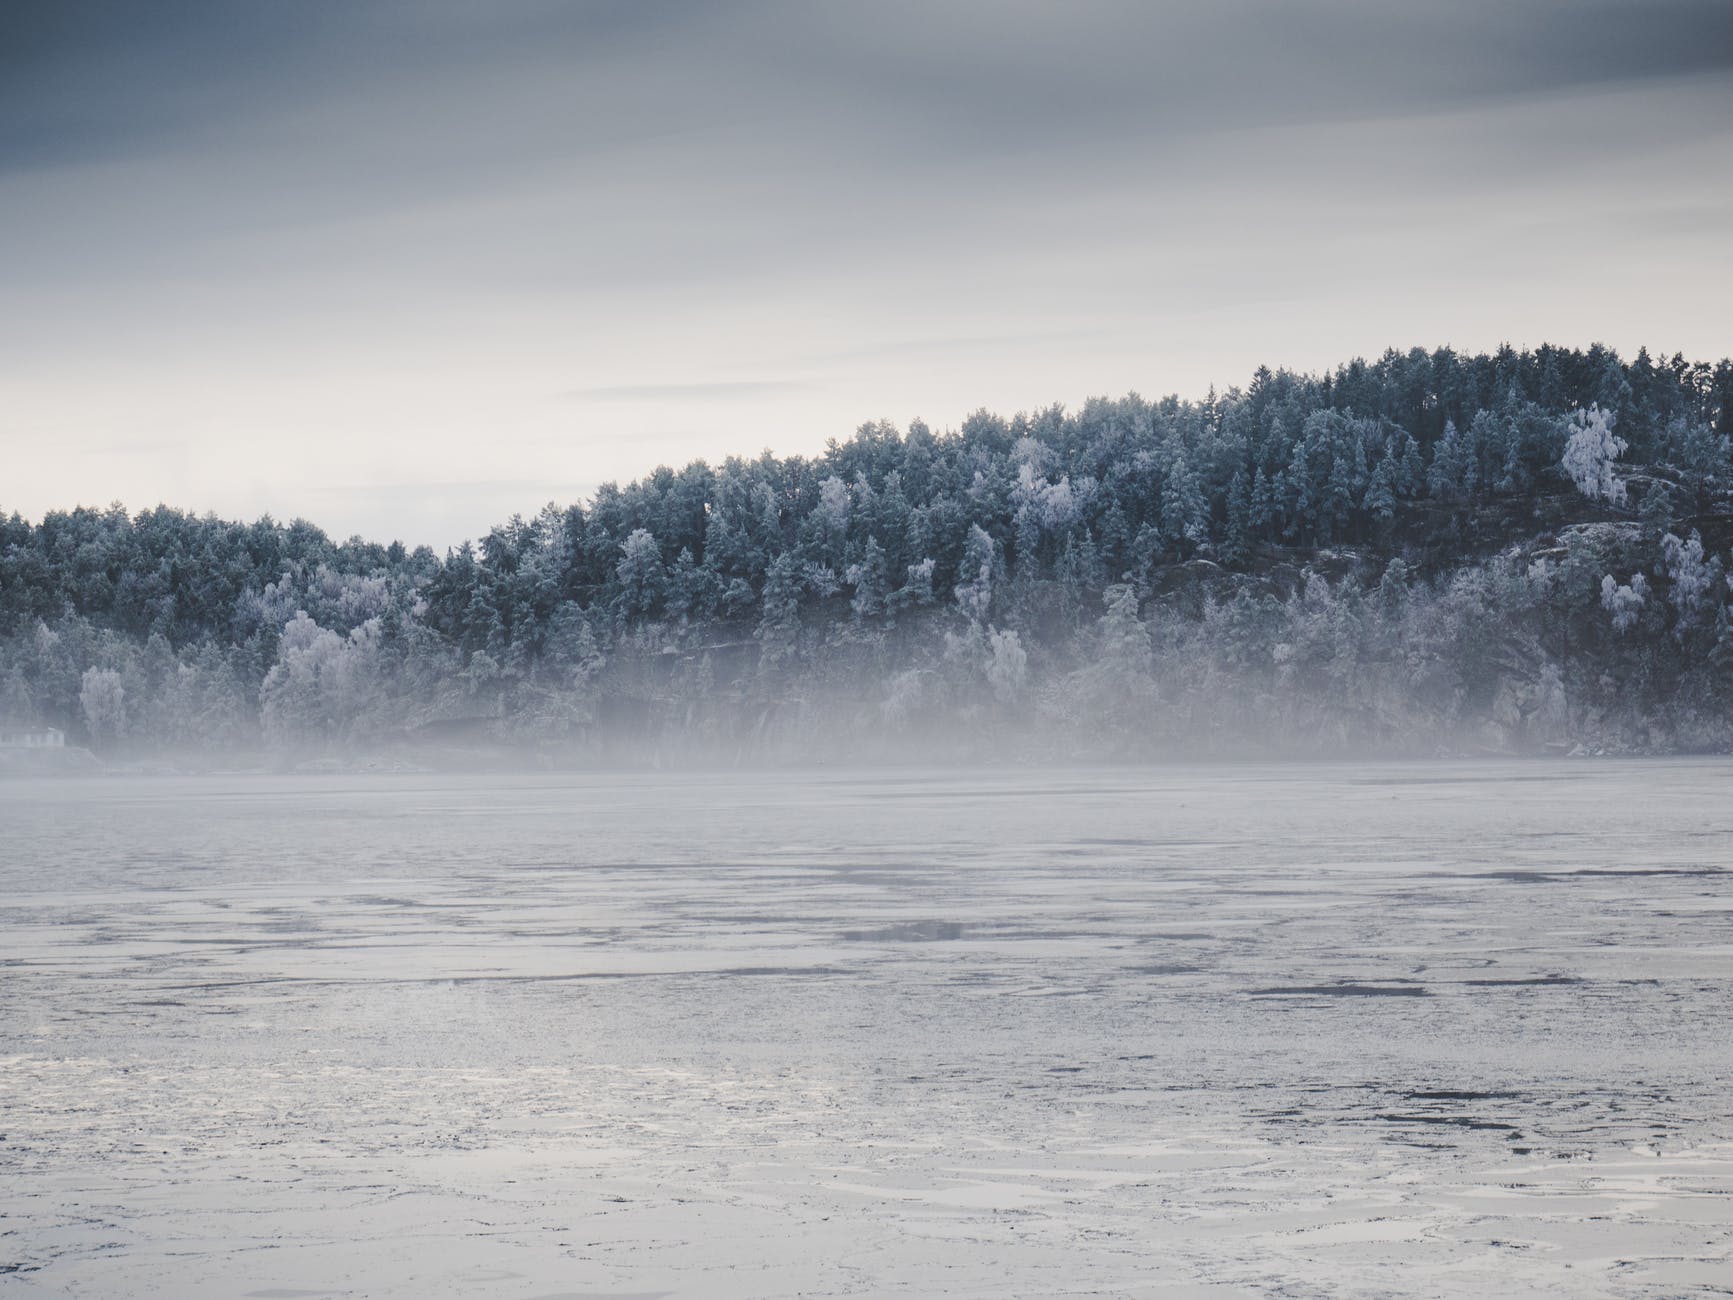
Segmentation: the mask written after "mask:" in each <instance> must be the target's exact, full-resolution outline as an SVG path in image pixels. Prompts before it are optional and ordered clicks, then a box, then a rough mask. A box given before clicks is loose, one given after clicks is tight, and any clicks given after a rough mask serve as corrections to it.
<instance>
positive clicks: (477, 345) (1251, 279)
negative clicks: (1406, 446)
mask: <svg viewBox="0 0 1733 1300" xmlns="http://www.w3.org/2000/svg"><path fill="white" fill-rule="evenodd" d="M1730 232H1733V3H1730V2H1729V0H1618V2H1617V3H1603V2H1599V0H1454V2H1453V3H1450V4H1442V3H1424V4H1420V3H1416V4H1401V3H1393V2H1391V0H1322V2H1320V0H1197V2H1196V3H1190V2H1187V3H1160V2H1158V0H1123V2H1121V0H1053V2H1052V3H1033V2H1032V0H1008V2H989V0H917V2H912V3H901V2H899V0H860V2H859V3H855V4H840V3H838V4H828V3H822V2H820V0H792V2H789V3H780V2H765V3H754V2H751V0H740V2H734V0H710V2H707V3H655V2H651V0H609V2H597V3H580V2H576V0H567V2H565V3H554V2H553V0H488V2H487V3H481V2H479V0H475V2H468V3H455V2H454V0H341V2H339V0H330V2H329V3H322V2H320V0H303V2H300V3H280V2H273V0H152V3H148V4H145V3H137V2H136V0H117V2H116V3H113V4H95V3H88V2H87V0H8V3H6V4H4V5H0V308H3V309H0V508H4V509H6V510H8V511H10V510H13V509H17V510H20V511H22V512H23V513H24V514H26V515H27V516H31V517H37V516H39V515H40V514H41V513H42V511H44V510H46V509H51V508H57V507H66V506H71V505H74V504H80V503H83V504H91V505H105V504H107V503H108V502H109V501H111V500H115V499H119V500H121V501H124V502H125V503H126V504H127V505H129V506H130V507H132V508H134V509H138V508H143V507H146V506H150V505H154V504H156V503H157V502H159V501H163V502H167V503H169V504H173V505H178V506H182V507H185V508H189V509H193V510H198V511H204V510H207V509H208V510H215V511H217V512H218V513H219V514H223V515H227V516H238V517H244V518H252V517H255V516H257V515H258V514H260V513H262V512H266V511H269V512H271V513H272V514H274V515H277V516H278V517H280V518H284V519H287V518H290V517H293V516H296V515H302V516H305V517H307V518H309V519H311V520H313V521H314V522H315V523H318V524H320V525H321V526H323V527H325V528H327V529H328V530H329V531H331V532H333V533H335V534H337V535H339V536H347V535H348V534H350V533H353V532H359V533H362V534H364V535H367V536H369V537H376V538H379V539H382V540H383V539H387V538H390V537H400V538H402V539H403V540H405V541H408V542H411V543H416V542H429V543H432V544H434V545H436V546H440V547H443V546H445V545H448V544H451V543H455V542H457V541H459V540H461V539H463V538H464V537H468V536H477V535H479V534H480V533H481V532H483V531H485V529H486V527H487V526H488V525H489V524H491V523H495V522H499V521H500V520H502V519H504V518H505V517H506V516H508V515H510V514H511V513H513V512H514V511H522V512H525V513H530V512H533V511H534V510H535V509H537V508H539V506H540V505H541V504H543V503H545V502H546V501H548V500H550V499H551V500H559V501H561V502H565V501H569V500H572V499H575V498H578V497H581V496H584V495H587V494H588V492H590V491H591V490H592V489H593V488H594V487H595V486H596V484H598V483H600V482H602V481H604V480H607V479H620V480H625V479H630V478H635V477H638V476H639V475H641V474H642V473H644V472H647V471H648V470H650V469H652V468H654V467H655V466H656V465H657V464H660V463H667V464H683V463H685V462H686V461H688V460H690V459H692V458H694V457H700V456H702V457H705V458H708V459H711V460H717V459H720V458H721V457H723V456H725V455H727V454H729V453H733V452H739V453H743V454H755V453H756V452H758V451H759V450H761V449H763V448H765V447H770V448H772V449H774V450H776V451H778V452H781V453H787V452H809V451H816V450H820V449H822V447H823V445H824V442H825V440H826V439H827V438H829V437H833V436H834V437H839V438H842V437H846V436H848V434H849V433H850V432H852V430H853V429H854V428H855V427H856V426H857V425H858V424H860V423H861V422H862V421H865V420H868V419H878V418H888V419H891V420H893V421H896V422H897V423H898V424H899V425H901V424H905V423H906V422H907V421H908V420H909V419H911V418H913V417H915V416H921V417H923V418H925V419H926V420H927V421H928V422H929V423H931V424H933V425H935V426H936V427H947V426H952V425H954V424H956V423H957V422H958V421H959V420H960V419H961V418H962V417H963V416H964V415H965V414H967V413H968V412H969V411H971V410H973V409H975V408H977V407H980V406H987V407H990V408H992V409H995V410H1000V411H1005V412H1011V411H1015V410H1018V409H1026V408H1030V407H1034V406H1039V405H1046V404H1048V403H1050V402H1053V401H1062V402H1065V403H1067V404H1076V403H1079V402H1081V401H1082V400H1083V399H1084V398H1086V397H1089V396H1091V395H1094V394H1121V393H1124V392H1126V391H1128V390H1133V389H1135V390H1137V391H1139V392H1142V393H1144V394H1146V395H1158V394H1164V393H1169V392H1178V393H1180V394H1182V395H1186V396H1194V395H1201V394H1202V393H1203V392H1204V391H1205V390H1206V389H1207V388H1208V387H1209V386H1210V385H1211V384H1212V383H1213V384H1215V385H1217V386H1220V387H1223V388H1225V387H1228V386H1231V385H1234V384H1241V383H1243V382H1245V380H1246V378H1247V377H1248V375H1249V374H1250V372H1251V370H1252V369H1253V368H1254V367H1255V366H1256V365H1258V364H1259V363H1267V364H1270V365H1287V366H1291V367H1296V368H1303V369H1311V368H1318V367H1325V366H1329V365H1333V364H1334V363H1336V362H1338V361H1341V360H1345V359H1347V358H1348V357H1351V356H1353V355H1358V354H1367V355H1376V354H1377V353H1379V352H1381V351H1383V349H1384V348H1385V347H1387V346H1391V345H1394V346H1398V347H1404V348H1405V347H1409V346H1413V345H1421V346H1427V347H1431V346H1436V345H1439V344H1450V345H1452V346H1455V347H1457V348H1459V349H1463V350H1477V349H1482V348H1487V347H1492V346H1495V345H1496V344H1498V343H1499V342H1500V341H1504V340H1509V341H1511V342H1514V343H1516V344H1519V345H1521V344H1533V343H1539V342H1542V341H1552V342H1557V343H1562V344H1574V345H1586V344H1588V343H1590V342H1593V341H1597V340H1599V341H1604V342H1606V343H1609V344H1611V345H1613V346H1615V347H1617V348H1619V349H1620V350H1621V351H1624V352H1626V353H1630V352H1634V351H1635V349H1636V348H1637V346H1638V345H1640V344H1645V343H1646V344H1647V345H1648V346H1649V347H1650V349H1651V350H1652V351H1657V352H1665V353H1667V354H1671V353H1672V352H1674V351H1683V352H1685V353H1686V354H1687V355H1688V356H1693V357H1699V356H1700V357H1720V356H1723V355H1726V354H1728V353H1730V352H1733V233H1730Z"/></svg>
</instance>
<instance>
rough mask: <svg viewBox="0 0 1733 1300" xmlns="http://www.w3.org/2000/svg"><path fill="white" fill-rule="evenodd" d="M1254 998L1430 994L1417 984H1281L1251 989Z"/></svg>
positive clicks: (1420, 996)
mask: <svg viewBox="0 0 1733 1300" xmlns="http://www.w3.org/2000/svg"><path fill="white" fill-rule="evenodd" d="M1249 992H1250V994H1251V996H1252V997H1254V998H1295V997H1325V998H1428V997H1431V996H1432V994H1431V993H1430V991H1428V990H1427V989H1426V988H1424V987H1423V986H1421V985H1419V984H1281V985H1275V986H1273V987H1271V988H1267V989H1251V990H1249Z"/></svg>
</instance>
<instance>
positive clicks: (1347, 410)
mask: <svg viewBox="0 0 1733 1300" xmlns="http://www.w3.org/2000/svg"><path fill="white" fill-rule="evenodd" d="M1730 435H1733V363H1729V362H1728V361H1725V360H1724V361H1721V362H1719V363H1718V364H1704V363H1691V362H1687V361H1685V360H1684V359H1683V358H1680V357H1675V358H1673V359H1672V360H1670V361H1656V360H1654V359H1652V358H1651V357H1649V356H1648V355H1647V353H1639V354H1638V355H1637V356H1636V358H1635V359H1634V360H1631V361H1628V362H1627V361H1623V360H1621V359H1620V358H1619V357H1618V356H1616V355H1615V354H1613V353H1612V352H1610V351H1608V350H1606V349H1603V348H1598V347H1597V348H1591V349H1589V350H1588V351H1586V352H1583V351H1573V350H1565V349H1559V348H1550V347H1543V348H1540V349H1537V350H1535V351H1531V352H1516V351H1513V350H1510V349H1504V350H1501V351H1499V352H1497V353H1494V354H1491V355H1481V356H1460V355H1457V354H1455V353H1453V352H1451V351H1448V350H1443V351H1438V352H1433V353H1426V352H1422V351H1418V350H1416V351H1412V352H1408V353H1397V352H1390V353H1387V354H1386V355H1385V356H1383V357H1382V358H1380V359H1379V360H1377V361H1376V362H1365V361H1355V362H1352V363H1350V364H1347V365H1344V366H1342V367H1340V368H1339V369H1337V370H1336V371H1334V372H1333V373H1330V374H1326V375H1315V376H1312V375H1296V374H1291V373H1288V372H1285V371H1274V372H1272V371H1268V370H1260V371H1259V372H1258V373H1257V374H1256V375H1255V376H1253V377H1252V379H1251V382H1250V383H1249V384H1248V385H1247V386H1246V387H1245V388H1244V389H1232V390H1230V391H1228V392H1226V393H1212V394H1211V395H1210V396H1208V397H1206V398H1205V399H1203V400H1201V401H1181V400H1179V399H1177V398H1165V399H1162V400H1159V401H1149V400H1146V399H1144V398H1142V397H1139V396H1136V395H1135V394H1134V395H1131V396H1127V397H1124V398H1120V399H1118V400H1105V399H1100V400H1093V401H1090V402H1088V403H1087V404H1086V405H1084V406H1083V407H1082V408H1081V409H1079V410H1075V411H1066V410H1062V409H1060V408H1058V407H1054V408H1051V409H1048V410H1042V411H1035V412H1030V413H1026V414H1020V415H1017V416H1015V417H1014V418H1009V419H1007V418H1002V417H1000V416H996V415H992V414H989V413H987V412H985V411H982V412H979V413H977V414H976V415H974V416H971V417H970V418H969V419H968V420H966V421H965V422H964V423H963V425H962V427H961V428H959V429H957V430H955V431H954V432H945V433H934V432H933V431H931V430H930V429H928V428H927V427H926V426H925V425H923V424H921V423H919V422H916V423H914V424H912V425H911V426H910V427H908V428H907V429H904V430H898V429H896V428H893V427H891V426H889V425H887V424H868V425H865V426H863V427H862V428H860V430H859V431H858V432H857V433H856V434H855V435H854V436H853V437H852V438H849V439H848V440H847V441H843V442H836V441H833V442H832V443H831V444H830V446H829V448H828V449H827V450H826V452H825V453H824V454H823V455H820V456H817V457H813V458H805V457H798V456H795V457H787V458H777V457H775V456H772V455H770V454H768V453H766V454H764V455H762V456H760V457H758V458H756V459H751V460H745V459H739V458H730V459H728V460H726V461H725V462H723V463H722V464H720V465H714V466H712V465H708V464H705V463H703V462H695V463H693V464H691V465H688V466H686V467H685V468H683V469H678V470H676V469H668V468H659V469H657V470H655V471H654V472H653V473H651V474H649V475H647V476H646V477H645V478H643V479H642V480H640V481H638V482H635V483H632V484H629V485H627V486H624V487H620V486H615V485H611V484H610V485H607V486H604V487H603V488H602V489H600V490H599V491H598V492H597V493H596V495H595V497H594V498H593V499H592V500H590V501H588V502H584V503H582V504H573V505H567V506H556V505H550V506H548V507H547V508H546V509H544V510H542V511H541V513H539V514H536V515H534V516H533V517H528V518H517V517H514V518H513V519H511V520H509V521H508V522H506V523H504V524H502V525H500V526H499V527H497V528H495V529H494V530H493V531H492V532H490V533H489V534H488V535H487V536H486V537H484V538H483V539H481V541H480V542H479V543H478V544H476V545H473V546H471V545H465V546H463V547H461V548H460V549H457V550H455V551H452V552H451V553H449V554H447V555H446V556H444V557H443V558H441V557H439V556H436V555H435V554H433V553H432V552H431V551H429V550H427V549H425V548H422V549H418V550H416V551H413V552H410V551H406V550H405V549H404V548H403V547H402V546H400V545H395V544H393V545H390V546H383V545H376V544H372V543H368V542H364V541H362V540H360V539H352V540H350V541H348V542H344V543H336V542H333V541H332V540H331V539H329V538H327V537H326V536H325V535H324V534H323V533H321V532H320V531H319V530H318V529H317V528H314V527H313V526H311V525H309V524H306V523H303V522H296V523H293V524H290V525H287V526H284V525H281V524H277V523H275V522H273V521H271V520H269V519H264V520H260V521H258V522H256V523H251V524H243V523H230V522H225V521H222V520H218V519H215V518H212V517H209V516H205V517H200V516H196V515H192V514H185V513H181V512H179V511H176V510H172V509H168V508H164V507H159V508H157V509H154V510H148V511H145V512H143V513H141V514H137V515H129V514H128V513H127V512H126V511H125V510H124V509H122V508H120V507H119V506H115V507H112V508H110V509H108V510H92V509H77V510H72V511H68V512H64V513H53V514H50V515H48V516H47V517H46V518H44V519H43V520H42V521H41V522H40V523H35V524H33V523H30V522H28V521H26V520H24V519H22V518H20V517H18V516H17V515H13V516H11V517H10V518H5V519H0V717H5V718H8V719H14V720H40V721H44V722H50V723H53V724H54V725H57V726H60V727H62V728H64V729H65V730H66V731H67V732H68V735H69V737H70V738H71V740H72V741H74V742H75V743H84V744H89V745H90V746H92V747H93V748H95V749H96V750H97V751H98V752H99V753H102V752H106V753H111V754H115V755H122V756H124V755H127V754H129V753H142V752H146V751H154V750H160V749H169V750H183V751H189V752H191V751H204V752H210V751H222V750H231V751H250V750H256V749H258V748H260V747H263V748H266V749H269V750H271V751H274V752H276V753H279V754H282V755H284V756H288V757H307V756H310V755H316V754H320V753H328V752H329V753H343V752H347V753H353V752H388V751H390V750H391V749H393V748H394V747H397V746H402V745H408V744H419V745H421V746H423V747H433V748H440V747H443V748H444V749H445V750H448V751H449V750H452V749H458V750H463V749H468V750H470V751H476V750H478V749H485V748H491V749H493V750H494V751H496V752H501V751H503V752H507V753H515V754H520V755H525V756H530V757H532V758H534V757H540V756H544V755H546V756H554V757H558V758H561V759H565V760H571V759H574V758H575V759H579V760H582V759H585V758H597V759H605V760H615V759H623V760H633V761H636V760H646V761H678V760H680V759H681V758H683V757H688V756H690V757H694V758H711V759H718V760H722V761H729V760H733V759H740V758H753V757H764V758H778V757H784V758H785V757H791V756H795V755H801V756H814V757H832V758H838V759H841V758H846V757H849V756H851V755H852V756H871V755H874V754H878V753H882V752H891V751H893V750H895V749H897V748H899V747H904V748H908V749H910V750H911V751H912V752H914V753H916V754H918V755H920V756H923V757H930V758H942V757H950V756H976V757H988V756H990V757H997V758H1016V757H1037V756H1048V757H1067V756H1077V757H1101V758H1109V757H1122V756H1125V757H1129V756H1144V755H1146V756H1163V755H1176V754H1192V753H1203V754H1237V753H1264V752H1269V753H1293V752H1304V753H1331V752H1344V751H1349V750H1376V751H1385V752H1392V753H1397V752H1402V753H1432V752H1441V751H1450V752H1462V751H1474V750H1484V749H1496V750H1518V751H1522V750H1537V751H1538V750H1545V749H1548V748H1551V749H1567V748H1570V747H1573V746H1578V745H1581V746H1585V747H1588V748H1590V749H1619V750H1637V749H1725V748H1729V747H1733V627H1730V625H1729V612H1728V601H1729V596H1730V595H1733V592H1730V590H1729V583H1728V581H1727V577H1726V563H1725V561H1726V557H1727V550H1728V546H1729V544H1730V543H1733V526H1730V520H1729V513H1728V506H1729V491H1730V487H1733V464H1730V453H1729V436H1730ZM0 490H3V484H0Z"/></svg>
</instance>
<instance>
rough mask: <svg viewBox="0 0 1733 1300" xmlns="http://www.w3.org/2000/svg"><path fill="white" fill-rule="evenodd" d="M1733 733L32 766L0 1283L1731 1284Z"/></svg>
mask: <svg viewBox="0 0 1733 1300" xmlns="http://www.w3.org/2000/svg"><path fill="white" fill-rule="evenodd" d="M1730 834H1733V764H1730V763H1727V762H1723V761H1677V762H1674V761H1650V762H1640V763H1639V762H1632V763H1623V762H1618V763H1615V762H1582V763H1563V762H1559V763H1538V762H1537V763H1483V764H1476V765H1442V764H1426V765H1406V766H1404V765H1381V766H1371V765H1366V766H1350V765H1341V766H1330V767H1308V768H1281V767H1238V768H1218V769H1205V770H1191V771H1187V770H1180V769H1140V770H1105V771H1067V772H1048V773H1029V772H1022V771H992V772H985V773H976V774H970V775H963V776H959V775H955V774H946V775H939V776H926V777H923V776H912V775H909V774H903V773H883V772H878V773H864V774H862V773H855V774H845V773H832V772H824V771H819V772H813V773H806V774H800V775H791V776H762V775H759V776H732V775H731V776H714V775H701V776H700V775H631V776H557V777H555V776H531V777H485V778H459V777H451V776H412V777H397V776H393V777H386V776H380V777H348V778H322V777H321V778H310V777H309V778H240V777H236V778H220V779H216V778H213V779H186V780H137V781H119V780H116V781H84V782H65V783H62V782H12V783H7V784H0V1295H3V1296H6V1297H11V1296H13V1295H16V1296H19V1297H25V1296H101V1297H126V1296H165V1297H177V1298H181V1297H219V1296H220V1297H235V1296H242V1297H279V1298H283V1300H288V1298H290V1297H308V1298H311V1297H324V1296H345V1297H347V1296H354V1297H363V1296H365V1297H373V1296H404V1297H435V1296H474V1295H488V1296H499V1297H518V1298H522V1300H531V1298H532V1297H535V1298H540V1300H553V1298H555V1297H560V1298H563V1300H579V1298H583V1300H627V1298H628V1297H640V1298H644V1300H647V1298H648V1297H653V1296H654V1297H680V1298H682V1300H684V1298H688V1297H689V1298H691V1300H713V1298H716V1297H722V1298H724V1300H726V1298H728V1297H741V1298H743V1300H744V1298H747V1297H792V1296H797V1295H798V1296H841V1295H858V1296H883V1295H910V1296H928V1295H947V1296H995V1297H999V1296H1024V1297H1036V1296H1150V1297H1154V1296H1163V1297H1169V1296H1180V1297H1184V1296H1200V1297H1201V1296H1210V1297H1216V1296H1221V1297H1227V1296H1278V1295H1279V1296H1286V1297H1313V1296H1316V1297H1374V1296H1378V1297H1383V1296H1391V1295H1403V1296H1424V1295H1440V1296H1443V1295H1449V1296H1489V1295H1498V1296H1506V1297H1514V1296H1558V1295H1566V1294H1568V1295H1571V1296H1575V1297H1595V1296H1657V1297H1658V1296H1679V1295H1686V1294H1692V1293H1703V1294H1710V1293H1713V1294H1727V1293H1728V1290H1727V1289H1728V1288H1730V1287H1733V1117H1730V1112H1733V1002H1730V999H1729V994H1730V992H1733V912H1730V908H1733V871H1730V870H1729V867H1730V866H1733V839H1730Z"/></svg>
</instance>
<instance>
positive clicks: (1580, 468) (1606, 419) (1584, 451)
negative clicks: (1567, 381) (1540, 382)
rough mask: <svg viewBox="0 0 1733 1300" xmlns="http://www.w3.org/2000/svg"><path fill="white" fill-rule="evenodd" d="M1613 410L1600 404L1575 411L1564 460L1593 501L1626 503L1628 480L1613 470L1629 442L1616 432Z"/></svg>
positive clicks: (1574, 478)
mask: <svg viewBox="0 0 1733 1300" xmlns="http://www.w3.org/2000/svg"><path fill="white" fill-rule="evenodd" d="M1613 418H1614V417H1613V413H1612V412H1611V411H1603V410H1602V409H1601V408H1600V407H1598V406H1591V407H1589V409H1588V410H1586V411H1585V410H1582V409H1581V408H1579V409H1577V410H1575V411H1572V412H1571V417H1570V419H1571V434H1570V437H1569V439H1567V440H1566V442H1565V453H1564V460H1563V461H1562V462H1561V463H1562V464H1563V466H1564V471H1565V473H1567V474H1569V475H1570V477H1571V482H1573V483H1575V484H1576V485H1577V490H1578V491H1579V492H1581V493H1582V494H1583V495H1584V496H1586V497H1588V498H1589V500H1591V501H1605V502H1607V503H1608V504H1610V505H1623V504H1624V503H1625V481H1624V480H1623V479H1622V478H1620V477H1619V476H1618V475H1617V474H1616V473H1614V472H1613V462H1614V461H1616V460H1617V459H1618V458H1619V457H1620V456H1621V455H1622V454H1623V453H1624V451H1625V449H1626V447H1627V445H1628V444H1627V443H1626V442H1625V440H1624V439H1623V438H1620V437H1617V436H1616V435H1615V434H1614V433H1613Z"/></svg>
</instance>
